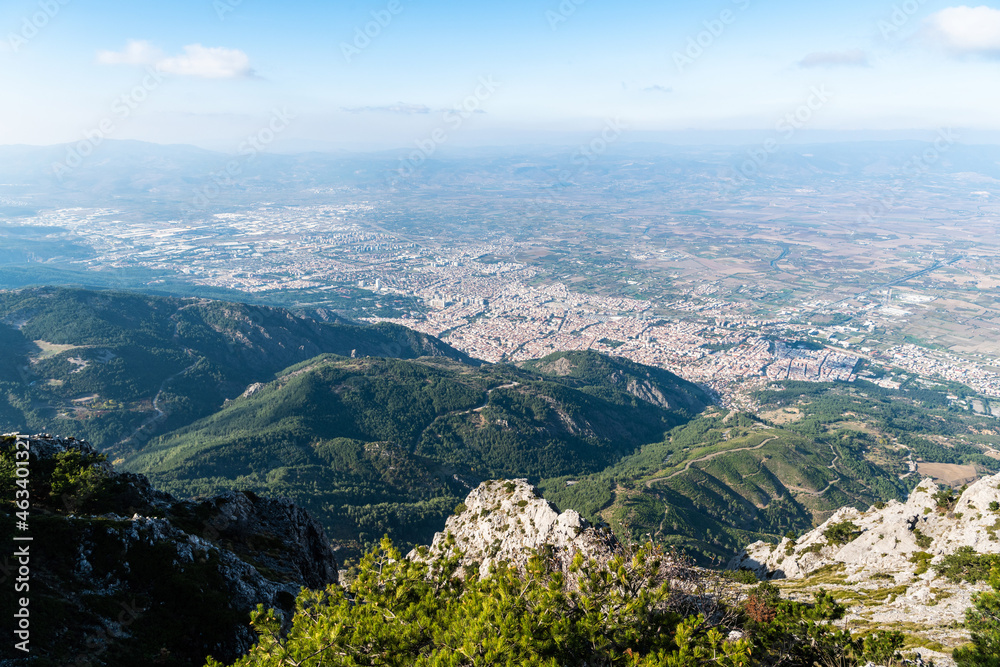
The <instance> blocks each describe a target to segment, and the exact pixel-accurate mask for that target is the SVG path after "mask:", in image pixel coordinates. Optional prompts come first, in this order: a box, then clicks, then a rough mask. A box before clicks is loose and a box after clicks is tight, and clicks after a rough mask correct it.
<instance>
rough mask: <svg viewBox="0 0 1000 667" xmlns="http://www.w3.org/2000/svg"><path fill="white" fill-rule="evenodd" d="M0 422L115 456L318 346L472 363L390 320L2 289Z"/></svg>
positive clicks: (201, 412) (213, 303)
mask: <svg viewBox="0 0 1000 667" xmlns="http://www.w3.org/2000/svg"><path fill="white" fill-rule="evenodd" d="M0 350H2V353H0V430H2V431H15V430H20V431H31V432H42V431H48V432H52V433H73V434H76V435H78V436H81V437H86V438H88V439H89V440H91V441H92V442H93V443H94V444H95V445H96V446H98V447H99V448H102V449H105V450H107V449H115V450H117V451H118V452H120V453H127V452H128V451H130V450H132V449H134V448H136V447H138V446H139V445H140V444H141V443H142V442H144V441H146V440H148V438H149V437H150V436H151V435H152V434H154V433H163V432H166V431H168V430H171V429H174V428H178V427H181V426H184V425H186V424H188V423H190V422H192V421H194V420H196V419H198V418H200V417H204V416H206V415H208V414H211V413H212V412H214V411H216V410H218V409H219V408H221V407H222V404H223V402H224V401H225V400H226V399H227V398H233V397H236V396H238V395H239V394H240V393H242V392H243V391H244V389H245V388H246V386H247V385H248V384H251V383H254V382H260V381H268V380H271V379H272V378H273V377H274V373H275V372H277V371H280V370H281V369H283V368H286V367H287V366H290V365H292V364H295V363H298V362H301V361H304V360H306V359H310V358H312V357H315V356H316V355H318V354H322V353H327V352H329V353H335V354H341V355H347V356H350V355H352V354H354V355H357V356H366V355H372V356H387V357H400V358H416V357H420V356H445V357H448V358H452V359H461V360H465V361H471V360H469V359H468V357H466V356H465V355H463V354H461V353H459V352H458V351H456V350H454V349H452V348H451V347H449V346H448V345H445V344H444V343H442V342H440V341H438V340H437V339H434V338H432V337H430V336H426V335H423V334H419V333H417V332H414V331H411V330H409V329H406V328H404V327H399V326H395V325H378V326H356V325H352V324H349V323H345V322H337V323H320V322H317V321H314V320H311V319H307V318H302V317H297V316H295V315H293V314H292V313H290V312H288V311H285V310H281V309H277V308H267V307H260V306H248V305H244V304H235V303H226V302H220V301H209V300H205V299H175V298H164V297H152V296H146V295H140V294H134V293H124V292H93V291H87V290H77V289H57V288H38V289H24V290H18V291H13V292H0Z"/></svg>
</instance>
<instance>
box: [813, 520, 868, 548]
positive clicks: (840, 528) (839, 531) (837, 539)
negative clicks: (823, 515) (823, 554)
mask: <svg viewBox="0 0 1000 667" xmlns="http://www.w3.org/2000/svg"><path fill="white" fill-rule="evenodd" d="M862 532H864V531H862V530H861V529H860V528H859V527H858V526H857V525H856V524H855V523H854V522H853V521H841V522H840V523H835V524H833V525H832V526H830V527H829V528H827V529H826V530H825V531H823V537H825V538H826V541H827V542H828V543H829V544H833V545H838V546H841V545H844V544H847V543H848V542H851V541H852V540H854V539H855V538H857V537H858V536H859V535H861V533H862Z"/></svg>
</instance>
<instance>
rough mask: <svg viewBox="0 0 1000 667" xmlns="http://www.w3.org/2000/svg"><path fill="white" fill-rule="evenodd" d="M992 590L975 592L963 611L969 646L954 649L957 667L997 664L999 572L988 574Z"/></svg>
mask: <svg viewBox="0 0 1000 667" xmlns="http://www.w3.org/2000/svg"><path fill="white" fill-rule="evenodd" d="M989 579H990V587H991V588H992V590H989V591H984V592H982V593H977V594H976V595H974V596H973V598H972V606H971V607H969V608H968V609H966V610H965V627H966V628H967V629H968V630H969V633H970V634H971V635H972V645H971V646H966V647H962V648H958V649H955V651H954V653H953V654H952V655H953V657H954V658H955V662H956V663H957V664H958V667H996V666H997V665H998V664H1000V659H998V657H997V656H1000V570H998V569H994V570H992V571H991V572H990V578H989Z"/></svg>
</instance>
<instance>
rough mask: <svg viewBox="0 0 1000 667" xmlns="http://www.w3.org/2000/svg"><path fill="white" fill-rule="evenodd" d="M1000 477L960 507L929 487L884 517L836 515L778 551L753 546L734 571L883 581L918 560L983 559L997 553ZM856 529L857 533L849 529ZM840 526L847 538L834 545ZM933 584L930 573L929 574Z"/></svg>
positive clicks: (974, 489) (979, 485)
mask: <svg viewBox="0 0 1000 667" xmlns="http://www.w3.org/2000/svg"><path fill="white" fill-rule="evenodd" d="M998 486H1000V475H993V476H991V477H984V478H983V479H980V480H979V481H977V482H975V483H974V484H972V485H971V486H970V487H969V488H967V489H966V490H965V491H964V492H963V493H962V494H961V496H960V497H958V499H957V501H954V502H953V503H948V504H946V505H944V506H942V505H940V504H939V503H938V501H937V499H935V497H934V496H935V494H936V493H938V487H937V485H936V484H934V482H933V481H931V480H929V479H925V480H924V481H922V482H921V483H920V484H919V485H918V486H917V488H915V489H914V490H913V493H911V494H910V497H909V499H908V500H907V501H906V502H905V503H901V502H899V501H896V500H893V501H890V502H889V503H887V504H886V505H885V506H884V507H882V508H881V509H878V508H875V507H873V508H871V509H869V510H868V511H867V512H861V511H859V510H857V509H855V508H853V507H845V508H843V509H840V510H838V511H837V512H836V513H834V515H833V516H832V517H830V518H829V519H828V520H827V521H826V522H825V523H824V524H823V525H821V526H820V527H818V528H816V529H815V530H813V531H812V532H809V533H806V534H805V535H803V536H802V537H800V538H799V539H798V540H790V539H788V538H785V539H783V540H782V541H781V543H780V544H778V545H777V546H775V545H773V544H767V543H765V542H755V543H754V544H751V545H750V546H749V547H747V548H746V550H745V551H744V552H743V553H742V554H740V555H739V556H737V557H736V558H734V559H733V560H732V561H731V562H730V564H729V567H730V568H733V569H737V568H746V569H749V570H753V571H754V572H755V573H757V575H758V576H760V577H762V578H772V579H774V578H801V577H806V576H808V575H809V574H810V573H813V572H815V571H816V570H819V569H820V568H823V567H826V566H829V565H836V564H843V565H844V566H845V568H846V572H847V574H848V575H849V576H850V575H858V576H860V575H863V574H866V573H867V574H869V575H871V574H874V573H885V574H892V575H909V576H912V575H913V574H914V572H916V571H917V569H918V567H919V565H918V564H917V563H914V562H913V560H914V554H916V553H918V552H923V553H927V554H930V556H931V557H932V559H931V560H930V563H931V564H934V563H937V562H940V561H941V559H942V558H943V557H944V556H945V555H947V554H951V553H954V552H956V551H957V550H958V549H959V548H961V547H972V548H973V549H974V550H975V551H976V552H978V553H1000V536H998V535H997V531H998V530H1000V511H997V510H991V509H990V504H991V503H1000V488H998ZM847 523H851V524H853V525H854V527H850V526H847V525H846V524H847ZM837 525H841V526H843V528H842V529H841V532H842V533H843V534H845V536H846V538H842V540H841V543H838V541H837V540H835V539H831V536H833V537H834V538H835V537H836V533H835V532H831V529H832V528H833V527H834V526H837ZM930 573H931V575H932V576H933V570H931V571H930Z"/></svg>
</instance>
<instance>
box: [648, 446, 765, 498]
mask: <svg viewBox="0 0 1000 667" xmlns="http://www.w3.org/2000/svg"><path fill="white" fill-rule="evenodd" d="M777 439H778V437H777V436H775V437H773V438H768V439H767V440H765V441H763V442H762V443H760V444H759V445H756V446H754V447H740V448H739V449H724V450H722V451H721V452H712V453H711V454H708V455H706V456H702V457H701V458H697V459H692V460H690V461H688V462H687V465H685V466H684V467H683V468H681V469H680V470H678V471H677V472H675V473H671V474H670V475H667V476H666V477H657V478H656V479H651V480H649V481H647V482H646V488H647V489H648V488H649V487H651V486H652V485H653V484H654V483H656V482H665V481H667V480H668V479H673V478H674V477H677V475H679V474H681V473H682V472H687V471H688V470H690V469H691V466H693V465H694V464H695V463H701V462H702V461H710V460H712V459H714V458H716V457H718V456H722V455H723V454H734V453H736V452H752V451H754V450H755V449H760V448H761V447H763V446H764V445H766V444H767V443H769V442H771V441H773V440H777ZM758 472H760V471H758Z"/></svg>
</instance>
